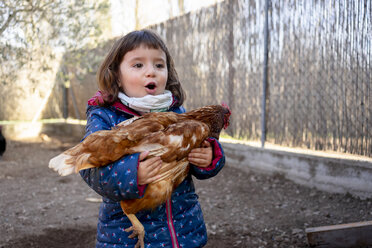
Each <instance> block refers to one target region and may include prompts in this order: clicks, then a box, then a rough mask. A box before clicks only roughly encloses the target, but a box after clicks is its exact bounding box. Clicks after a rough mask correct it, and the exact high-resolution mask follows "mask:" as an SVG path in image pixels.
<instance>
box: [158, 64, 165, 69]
mask: <svg viewBox="0 0 372 248" xmlns="http://www.w3.org/2000/svg"><path fill="white" fill-rule="evenodd" d="M164 67H165V65H164V64H156V68H159V69H160V68H164Z"/></svg>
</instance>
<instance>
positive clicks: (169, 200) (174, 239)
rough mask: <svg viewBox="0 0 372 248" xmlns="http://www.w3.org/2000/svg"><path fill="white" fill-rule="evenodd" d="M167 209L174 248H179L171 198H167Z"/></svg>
mask: <svg viewBox="0 0 372 248" xmlns="http://www.w3.org/2000/svg"><path fill="white" fill-rule="evenodd" d="M166 210H167V222H168V227H169V231H170V235H171V239H172V246H173V247H174V248H179V246H178V241H177V237H176V231H175V230H174V226H173V219H172V205H171V198H169V199H168V200H167V204H166Z"/></svg>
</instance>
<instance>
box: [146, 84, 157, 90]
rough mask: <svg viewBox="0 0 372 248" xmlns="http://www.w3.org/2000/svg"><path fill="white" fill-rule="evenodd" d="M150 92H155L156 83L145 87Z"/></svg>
mask: <svg viewBox="0 0 372 248" xmlns="http://www.w3.org/2000/svg"><path fill="white" fill-rule="evenodd" d="M145 87H146V88H147V89H149V90H154V89H155V88H156V85H155V83H149V84H148V85H146V86H145Z"/></svg>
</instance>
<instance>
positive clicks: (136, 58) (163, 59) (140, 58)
mask: <svg viewBox="0 0 372 248" xmlns="http://www.w3.org/2000/svg"><path fill="white" fill-rule="evenodd" d="M144 59H146V57H145V56H136V57H132V58H130V59H129V60H130V61H132V60H144ZM154 60H156V61H158V60H161V61H163V62H165V61H166V59H165V58H163V57H160V56H159V57H155V59H154Z"/></svg>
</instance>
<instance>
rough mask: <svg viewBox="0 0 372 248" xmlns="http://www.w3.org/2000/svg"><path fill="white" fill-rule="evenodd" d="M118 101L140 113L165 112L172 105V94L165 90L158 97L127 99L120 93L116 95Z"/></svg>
mask: <svg viewBox="0 0 372 248" xmlns="http://www.w3.org/2000/svg"><path fill="white" fill-rule="evenodd" d="M118 97H119V99H120V101H121V102H122V103H123V104H124V105H125V106H128V107H130V108H132V109H134V110H136V111H138V112H140V113H150V112H165V111H167V110H168V109H169V107H170V106H171V105H172V103H173V97H172V92H170V91H169V90H165V91H164V93H163V94H160V95H156V96H153V95H146V96H144V97H128V96H127V95H125V94H124V93H122V92H119V95H118Z"/></svg>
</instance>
